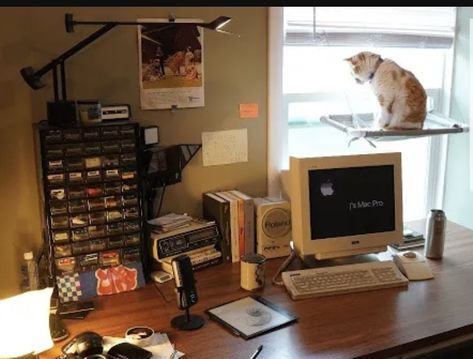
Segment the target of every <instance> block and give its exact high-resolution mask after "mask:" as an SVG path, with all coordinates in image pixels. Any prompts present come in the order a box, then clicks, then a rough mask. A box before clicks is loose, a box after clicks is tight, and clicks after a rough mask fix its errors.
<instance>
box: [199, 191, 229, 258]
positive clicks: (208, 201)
mask: <svg viewBox="0 0 473 359" xmlns="http://www.w3.org/2000/svg"><path fill="white" fill-rule="evenodd" d="M213 196H214V194H212V193H211V194H204V196H203V199H202V204H203V216H204V218H206V219H211V220H214V221H215V222H216V223H217V225H218V227H219V230H220V237H221V239H220V241H219V244H218V247H219V249H220V251H221V252H222V255H223V260H224V261H225V262H228V263H230V262H232V247H231V233H230V203H229V202H227V201H226V200H224V199H222V201H218V200H217V199H215V198H214V197H213Z"/></svg>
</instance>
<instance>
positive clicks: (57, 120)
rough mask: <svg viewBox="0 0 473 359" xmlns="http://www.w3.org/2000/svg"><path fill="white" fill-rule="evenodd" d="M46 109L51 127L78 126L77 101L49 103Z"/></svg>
mask: <svg viewBox="0 0 473 359" xmlns="http://www.w3.org/2000/svg"><path fill="white" fill-rule="evenodd" d="M46 108H47V115H48V123H49V124H50V125H52V126H58V127H68V126H73V125H76V124H77V107H76V102H75V101H48V103H47V105H46Z"/></svg>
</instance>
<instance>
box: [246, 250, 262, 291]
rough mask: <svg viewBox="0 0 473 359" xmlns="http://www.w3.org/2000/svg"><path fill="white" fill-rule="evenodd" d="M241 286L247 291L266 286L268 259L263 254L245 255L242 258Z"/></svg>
mask: <svg viewBox="0 0 473 359" xmlns="http://www.w3.org/2000/svg"><path fill="white" fill-rule="evenodd" d="M240 262H241V267H240V269H241V271H240V285H241V287H242V288H243V289H246V290H255V289H258V288H262V287H263V286H264V264H265V262H266V257H265V256H263V255H261V254H245V255H244V256H242V257H241V258H240Z"/></svg>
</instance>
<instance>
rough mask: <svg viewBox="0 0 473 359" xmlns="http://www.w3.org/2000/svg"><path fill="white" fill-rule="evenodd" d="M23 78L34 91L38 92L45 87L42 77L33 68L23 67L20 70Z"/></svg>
mask: <svg viewBox="0 0 473 359" xmlns="http://www.w3.org/2000/svg"><path fill="white" fill-rule="evenodd" d="M20 73H21V76H22V77H23V79H24V80H25V82H26V83H27V84H28V85H29V86H30V87H31V88H32V89H33V90H38V89H40V88H41V87H44V86H45V85H44V83H43V82H42V81H41V76H39V75H38V74H37V73H36V72H35V70H33V68H32V67H31V66H29V67H23V68H22V69H21V70H20Z"/></svg>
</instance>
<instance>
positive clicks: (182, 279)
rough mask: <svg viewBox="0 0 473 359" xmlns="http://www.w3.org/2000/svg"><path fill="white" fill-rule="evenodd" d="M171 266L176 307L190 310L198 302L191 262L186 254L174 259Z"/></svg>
mask: <svg viewBox="0 0 473 359" xmlns="http://www.w3.org/2000/svg"><path fill="white" fill-rule="evenodd" d="M171 265H172V272H173V275H174V280H175V283H176V289H177V306H178V308H179V309H186V308H190V307H191V306H193V305H194V304H196V303H197V301H198V300H199V298H198V296H197V289H196V287H195V279H194V272H193V270H192V263H191V260H190V258H189V256H188V255H187V254H182V255H180V256H177V257H175V258H174V259H173V260H172V261H171Z"/></svg>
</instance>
